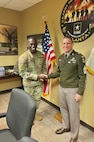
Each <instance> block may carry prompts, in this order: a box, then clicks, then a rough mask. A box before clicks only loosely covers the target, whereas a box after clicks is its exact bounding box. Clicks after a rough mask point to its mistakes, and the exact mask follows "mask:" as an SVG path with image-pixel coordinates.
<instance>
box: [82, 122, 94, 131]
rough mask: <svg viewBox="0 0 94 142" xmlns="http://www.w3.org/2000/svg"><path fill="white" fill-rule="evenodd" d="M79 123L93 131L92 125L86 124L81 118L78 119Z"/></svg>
mask: <svg viewBox="0 0 94 142" xmlns="http://www.w3.org/2000/svg"><path fill="white" fill-rule="evenodd" d="M80 124H81V125H83V126H85V127H86V128H88V129H90V130H91V131H93V132H94V127H92V126H90V125H88V124H87V123H85V122H83V121H82V120H80Z"/></svg>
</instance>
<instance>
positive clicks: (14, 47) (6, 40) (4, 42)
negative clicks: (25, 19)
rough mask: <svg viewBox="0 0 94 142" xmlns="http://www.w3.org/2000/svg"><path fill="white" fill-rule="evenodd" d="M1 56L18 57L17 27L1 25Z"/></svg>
mask: <svg viewBox="0 0 94 142" xmlns="http://www.w3.org/2000/svg"><path fill="white" fill-rule="evenodd" d="M0 55H18V39H17V27H16V26H12V25H5V24H0Z"/></svg>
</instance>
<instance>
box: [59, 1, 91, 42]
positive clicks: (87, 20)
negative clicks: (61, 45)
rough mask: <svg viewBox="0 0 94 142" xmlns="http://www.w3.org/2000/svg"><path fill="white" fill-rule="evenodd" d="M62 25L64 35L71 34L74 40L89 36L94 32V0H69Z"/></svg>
mask: <svg viewBox="0 0 94 142" xmlns="http://www.w3.org/2000/svg"><path fill="white" fill-rule="evenodd" d="M60 26H61V30H62V33H63V34H64V36H70V37H71V38H72V40H73V41H74V42H82V41H84V40H86V39H87V38H89V37H90V36H91V35H92V33H93V32H94V0H68V1H67V3H66V4H65V6H64V8H63V10H62V13H61V17H60Z"/></svg>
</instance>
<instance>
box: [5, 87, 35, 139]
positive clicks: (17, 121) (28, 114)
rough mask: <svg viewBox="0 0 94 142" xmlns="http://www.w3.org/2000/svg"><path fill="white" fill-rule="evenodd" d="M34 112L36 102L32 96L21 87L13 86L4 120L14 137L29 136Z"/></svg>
mask: <svg viewBox="0 0 94 142" xmlns="http://www.w3.org/2000/svg"><path fill="white" fill-rule="evenodd" d="M35 112H36V103H35V101H34V99H33V98H32V96H30V95H29V94H28V93H26V92H25V91H24V90H22V89H18V88H14V89H13V90H12V92H11V97H10V101H9V106H8V110H7V115H6V121H7V125H8V127H9V129H10V131H11V132H12V133H13V135H14V136H15V137H16V139H21V138H22V137H24V136H30V134H31V128H32V125H33V121H34V118H35Z"/></svg>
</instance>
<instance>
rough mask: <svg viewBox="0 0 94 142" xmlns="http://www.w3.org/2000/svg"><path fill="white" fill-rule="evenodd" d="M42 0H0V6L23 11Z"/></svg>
mask: <svg viewBox="0 0 94 142" xmlns="http://www.w3.org/2000/svg"><path fill="white" fill-rule="evenodd" d="M41 1H43V0H0V7H3V8H8V9H12V10H17V11H23V10H24V9H27V8H29V7H31V6H33V5H34V4H37V3H39V2H41Z"/></svg>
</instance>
